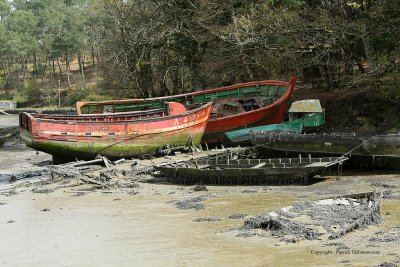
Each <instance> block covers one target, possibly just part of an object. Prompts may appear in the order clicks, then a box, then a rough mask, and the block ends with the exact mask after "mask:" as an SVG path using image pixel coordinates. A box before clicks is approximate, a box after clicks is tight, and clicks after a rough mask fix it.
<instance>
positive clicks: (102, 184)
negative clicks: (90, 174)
mask: <svg viewBox="0 0 400 267" xmlns="http://www.w3.org/2000/svg"><path fill="white" fill-rule="evenodd" d="M79 179H81V180H82V181H84V182H87V183H91V184H96V185H101V186H106V184H104V183H102V182H99V181H96V180H94V179H90V178H87V177H79Z"/></svg>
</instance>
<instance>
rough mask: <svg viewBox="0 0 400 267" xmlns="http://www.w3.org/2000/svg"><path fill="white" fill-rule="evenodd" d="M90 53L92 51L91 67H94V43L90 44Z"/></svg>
mask: <svg viewBox="0 0 400 267" xmlns="http://www.w3.org/2000/svg"><path fill="white" fill-rule="evenodd" d="M91 53H92V64H93V68H94V67H95V60H94V58H95V53H94V45H92V48H91Z"/></svg>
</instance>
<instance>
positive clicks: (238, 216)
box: [228, 213, 247, 220]
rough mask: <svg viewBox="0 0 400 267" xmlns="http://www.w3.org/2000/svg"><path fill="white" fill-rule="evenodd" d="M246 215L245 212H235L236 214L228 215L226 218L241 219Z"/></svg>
mask: <svg viewBox="0 0 400 267" xmlns="http://www.w3.org/2000/svg"><path fill="white" fill-rule="evenodd" d="M246 216H247V214H244V213H236V214H232V215H230V216H229V217H228V218H229V219H234V220H237V219H243V218H244V217H246Z"/></svg>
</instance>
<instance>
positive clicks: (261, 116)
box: [76, 78, 296, 144]
mask: <svg viewBox="0 0 400 267" xmlns="http://www.w3.org/2000/svg"><path fill="white" fill-rule="evenodd" d="M295 83H296V78H292V79H291V80H290V82H283V81H274V80H270V81H260V82H250V83H244V84H238V85H232V86H227V87H222V88H217V89H210V90H205V91H201V92H193V93H188V94H182V95H175V96H167V97H156V98H147V99H126V100H113V101H103V102H77V103H76V109H77V113H78V114H91V113H103V112H126V111H133V110H146V109H148V108H160V107H161V106H162V105H163V104H164V103H165V102H166V101H176V102H180V103H182V104H184V105H189V106H190V105H194V104H200V103H204V102H208V101H213V102H214V104H213V106H214V109H219V111H217V112H214V111H213V114H212V115H211V116H210V119H209V122H208V124H207V127H206V130H205V133H204V136H203V139H202V142H203V143H208V144H213V143H219V142H222V141H223V139H224V133H225V132H227V131H232V130H238V129H242V128H246V127H255V126H262V125H267V124H275V123H281V122H282V121H283V118H284V115H285V112H286V110H287V107H288V103H289V99H290V96H291V95H292V93H293V91H294V86H295ZM251 97H254V98H259V99H264V100H266V99H268V100H269V101H270V102H268V101H266V102H264V103H262V104H260V103H259V102H258V104H260V105H259V106H258V107H257V108H255V109H251V110H244V109H242V107H241V106H240V104H239V105H238V106H236V107H233V108H234V109H235V108H236V111H234V112H229V111H228V112H227V110H226V106H225V105H228V106H229V104H230V103H229V102H230V101H231V100H238V99H240V98H243V99H246V100H248V99H249V98H251ZM239 102H240V101H239ZM236 104H238V103H237V102H236ZM228 109H229V107H228ZM221 114H222V115H221Z"/></svg>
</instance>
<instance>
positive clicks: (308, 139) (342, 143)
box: [251, 131, 400, 156]
mask: <svg viewBox="0 0 400 267" xmlns="http://www.w3.org/2000/svg"><path fill="white" fill-rule="evenodd" d="M251 141H252V144H254V145H263V146H264V147H268V148H270V149H274V150H281V151H288V152H296V153H325V154H337V155H343V154H345V153H349V152H350V151H351V154H352V155H363V156H365V155H370V156H372V155H376V156H377V155H387V156H400V134H386V135H357V134H345V133H344V134H295V133H289V132H284V133H274V132H262V131H254V132H252V134H251Z"/></svg>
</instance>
